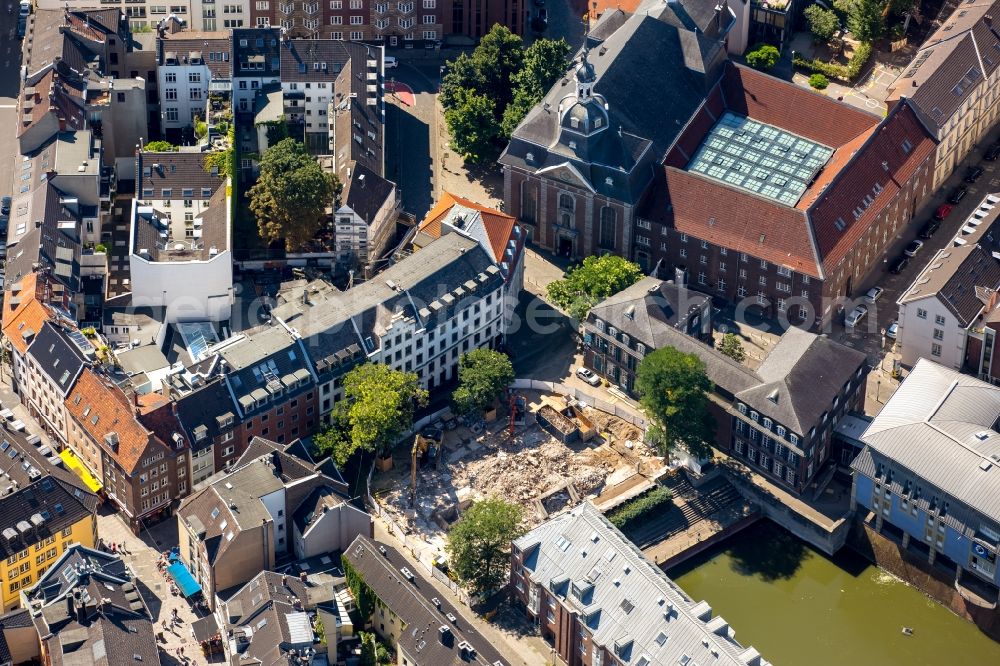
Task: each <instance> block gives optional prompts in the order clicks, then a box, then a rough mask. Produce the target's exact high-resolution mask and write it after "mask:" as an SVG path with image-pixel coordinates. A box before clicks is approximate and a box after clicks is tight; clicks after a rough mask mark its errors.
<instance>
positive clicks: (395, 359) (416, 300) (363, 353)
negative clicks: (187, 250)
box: [272, 234, 505, 419]
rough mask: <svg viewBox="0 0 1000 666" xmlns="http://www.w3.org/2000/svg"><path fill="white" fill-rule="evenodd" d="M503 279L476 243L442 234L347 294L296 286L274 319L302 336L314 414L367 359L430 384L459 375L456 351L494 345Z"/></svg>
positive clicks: (500, 330) (499, 337) (323, 413)
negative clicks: (311, 373) (313, 379)
mask: <svg viewBox="0 0 1000 666" xmlns="http://www.w3.org/2000/svg"><path fill="white" fill-rule="evenodd" d="M503 315H504V307H503V277H502V276H501V274H500V269H499V268H497V267H496V265H495V264H494V263H493V261H492V259H491V258H490V257H489V255H488V254H487V253H486V251H485V250H484V249H483V248H482V246H481V245H480V244H479V242H478V241H476V240H473V239H471V238H467V237H465V236H463V235H461V234H445V235H444V236H442V237H441V238H439V239H437V240H435V241H434V242H432V243H430V244H429V245H428V246H427V247H426V248H425V249H423V250H421V251H420V252H418V253H416V254H414V255H412V256H409V257H406V258H405V259H403V260H401V261H399V262H398V263H396V264H394V265H393V266H391V267H389V268H388V269H386V270H385V271H383V272H382V273H380V274H379V275H378V276H377V277H376V278H375V279H373V280H370V281H368V282H365V283H363V284H360V285H358V286H356V287H353V288H352V289H349V290H348V291H346V292H337V291H333V290H324V291H320V290H318V289H317V291H316V292H315V293H314V292H313V291H311V290H310V288H309V287H306V288H303V289H301V290H297V291H296V292H294V293H293V295H292V297H291V298H290V299H288V300H286V302H284V303H281V304H279V305H278V306H277V307H276V308H274V310H273V311H272V316H273V317H274V318H275V319H277V320H279V321H280V322H281V324H282V325H283V326H285V327H288V328H289V329H292V330H294V331H295V332H296V335H298V336H300V338H301V342H302V344H303V345H304V348H305V349H306V350H308V353H309V356H310V358H311V359H312V362H313V364H314V366H315V368H316V375H317V384H318V389H319V394H318V399H319V415H320V417H321V418H324V419H325V418H327V416H328V415H329V413H330V412H331V411H332V410H333V408H334V405H335V403H336V402H337V401H338V400H340V399H341V398H342V397H343V385H342V379H343V375H344V374H346V373H347V372H348V371H349V370H350V369H351V368H353V367H354V366H355V365H356V364H357V363H359V362H364V361H365V360H368V361H372V362H375V363H384V364H386V365H389V366H391V367H393V368H396V369H398V370H404V371H407V372H414V373H416V374H417V376H418V377H419V379H420V382H421V384H422V385H423V386H425V387H427V388H430V389H433V388H436V387H440V386H442V385H446V384H448V383H450V382H451V381H453V380H455V379H457V371H458V359H459V357H460V355H461V354H463V353H465V352H467V351H470V350H472V349H477V348H480V347H493V348H499V346H500V345H501V344H502V342H503V339H504V335H505V329H504V327H503V323H504V316H503Z"/></svg>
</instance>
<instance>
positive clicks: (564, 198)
mask: <svg viewBox="0 0 1000 666" xmlns="http://www.w3.org/2000/svg"><path fill="white" fill-rule="evenodd" d="M559 210H564V211H566V212H568V213H572V212H573V211H575V210H576V202H575V201H574V200H573V197H571V196H570V195H568V194H560V195H559Z"/></svg>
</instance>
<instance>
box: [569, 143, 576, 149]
mask: <svg viewBox="0 0 1000 666" xmlns="http://www.w3.org/2000/svg"><path fill="white" fill-rule="evenodd" d="M569 149H570V150H576V141H570V142H569Z"/></svg>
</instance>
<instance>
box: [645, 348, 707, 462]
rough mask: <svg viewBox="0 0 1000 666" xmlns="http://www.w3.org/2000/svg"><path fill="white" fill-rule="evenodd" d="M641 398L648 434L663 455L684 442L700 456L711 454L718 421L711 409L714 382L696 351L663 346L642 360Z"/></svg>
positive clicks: (688, 448) (682, 445)
mask: <svg viewBox="0 0 1000 666" xmlns="http://www.w3.org/2000/svg"><path fill="white" fill-rule="evenodd" d="M636 390H637V391H638V393H639V402H640V404H641V405H642V407H643V409H644V410H645V412H646V415H647V416H648V417H649V419H650V421H651V422H652V425H651V426H650V428H649V437H650V439H651V441H652V442H653V444H654V445H655V446H656V447H657V449H658V450H659V451H660V453H661V454H662V455H664V456H665V455H667V454H668V453H669V452H670V451H671V450H673V449H674V447H676V446H681V447H683V448H684V449H686V450H687V451H688V452H690V453H691V454H692V455H696V456H698V457H700V458H708V457H710V456H711V454H712V441H713V439H714V436H715V423H714V420H713V419H712V416H711V414H709V412H708V392H709V391H711V390H712V382H711V380H709V378H708V375H707V374H705V363H704V362H703V361H702V360H701V359H700V358H698V357H697V356H695V355H694V354H685V353H683V352H681V351H678V350H677V349H675V348H673V347H661V348H660V349H657V350H655V351H653V352H651V353H649V354H647V355H646V356H645V357H644V358H643V359H642V362H641V363H639V372H638V374H637V376H636Z"/></svg>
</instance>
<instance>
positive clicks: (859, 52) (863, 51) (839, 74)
mask: <svg viewBox="0 0 1000 666" xmlns="http://www.w3.org/2000/svg"><path fill="white" fill-rule="evenodd" d="M871 57H872V45H871V44H870V43H869V42H862V43H860V44H858V47H857V48H856V49H854V53H853V54H852V55H851V59H850V61H849V62H848V63H847V65H837V64H835V63H830V62H823V61H822V60H816V59H813V60H806V59H805V58H803V57H802V56H800V55H798V54H796V56H795V58H794V59H793V60H792V64H793V65H795V66H796V67H799V68H801V69H804V70H806V71H808V72H814V73H816V74H822V75H823V76H825V77H827V78H829V79H840V80H841V81H853V80H854V79H856V78H858V76H859V75H860V74H861V71H862V70H863V69H864V67H865V65H866V64H867V63H868V60H869V58H871Z"/></svg>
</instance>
